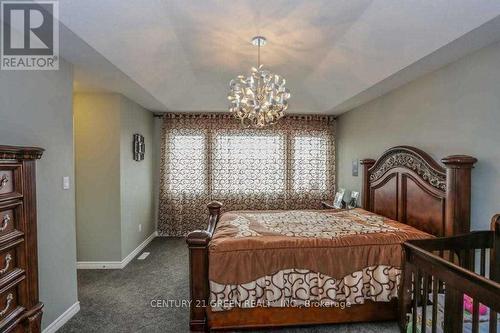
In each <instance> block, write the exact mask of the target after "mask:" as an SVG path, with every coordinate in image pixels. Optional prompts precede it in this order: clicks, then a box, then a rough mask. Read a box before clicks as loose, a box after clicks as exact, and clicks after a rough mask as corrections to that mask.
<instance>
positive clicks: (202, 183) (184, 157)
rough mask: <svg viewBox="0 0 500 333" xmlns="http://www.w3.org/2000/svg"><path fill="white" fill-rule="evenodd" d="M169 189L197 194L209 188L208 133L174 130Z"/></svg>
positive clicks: (171, 142)
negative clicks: (207, 162)
mask: <svg viewBox="0 0 500 333" xmlns="http://www.w3.org/2000/svg"><path fill="white" fill-rule="evenodd" d="M169 146H170V147H169V152H170V153H169V157H168V160H169V180H170V181H169V190H170V192H171V193H172V194H173V195H174V196H175V195H196V194H201V193H205V192H206V190H207V186H206V184H207V181H206V180H207V167H206V154H207V151H206V135H204V134H182V133H176V131H173V132H172V134H171V138H170V145H169Z"/></svg>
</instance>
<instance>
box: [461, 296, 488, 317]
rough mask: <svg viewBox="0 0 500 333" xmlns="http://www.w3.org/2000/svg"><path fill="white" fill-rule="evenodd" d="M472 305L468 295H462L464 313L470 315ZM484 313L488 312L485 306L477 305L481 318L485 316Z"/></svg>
mask: <svg viewBox="0 0 500 333" xmlns="http://www.w3.org/2000/svg"><path fill="white" fill-rule="evenodd" d="M473 304H474V303H473V300H472V298H471V297H470V296H469V295H465V294H464V309H465V311H467V312H469V313H472V311H473ZM486 312H488V308H487V307H486V306H485V305H483V304H481V303H479V314H480V315H481V316H484V315H485V314H486Z"/></svg>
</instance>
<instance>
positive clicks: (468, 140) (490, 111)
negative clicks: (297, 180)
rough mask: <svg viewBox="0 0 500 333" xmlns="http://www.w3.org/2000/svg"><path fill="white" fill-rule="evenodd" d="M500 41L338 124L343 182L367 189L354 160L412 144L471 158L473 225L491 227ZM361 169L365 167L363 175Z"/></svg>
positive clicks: (495, 203) (499, 190)
mask: <svg viewBox="0 0 500 333" xmlns="http://www.w3.org/2000/svg"><path fill="white" fill-rule="evenodd" d="M499 124H500V43H497V44H494V45H491V46H489V47H486V48H484V49H481V50H479V51H477V52H475V53H473V54H471V55H469V56H467V57H465V58H462V59H460V60H458V61H457V62H455V63H452V64H450V65H448V66H446V67H443V68H442V69H440V70H438V71H435V72H433V73H430V74H428V75H426V76H424V77H421V78H419V79H417V80H415V81H413V82H411V83H409V84H407V85H405V86H403V87H401V88H399V89H397V90H394V91H392V92H391V93H389V94H387V95H385V96H382V97H380V98H378V99H376V100H373V101H371V102H369V103H367V104H365V105H363V106H360V107H358V108H356V109H353V110H351V111H349V112H347V113H345V114H343V115H342V116H340V117H339V118H338V121H337V182H338V186H339V187H344V188H346V189H348V190H360V188H361V180H362V178H361V172H360V175H359V177H353V176H352V175H351V163H352V160H354V159H362V158H376V157H378V156H379V155H380V154H381V153H382V152H383V151H384V150H385V149H387V148H389V147H392V146H396V145H411V146H415V147H418V148H421V149H423V150H424V151H426V152H428V153H430V154H431V155H432V156H433V157H434V158H435V159H441V158H442V157H444V156H447V155H450V154H469V155H472V156H474V157H476V158H477V159H478V160H479V162H478V163H477V165H476V168H475V169H474V170H473V173H472V175H473V178H472V182H473V183H472V184H473V187H472V228H473V229H488V228H489V222H490V218H491V217H492V215H494V214H495V213H499V212H500V200H499V198H500V147H499V144H500V131H499V130H498V125H499ZM360 171H361V170H360Z"/></svg>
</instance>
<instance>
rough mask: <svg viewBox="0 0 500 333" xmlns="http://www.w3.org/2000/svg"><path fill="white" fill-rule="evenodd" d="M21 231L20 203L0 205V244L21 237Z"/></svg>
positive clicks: (21, 205) (22, 227) (21, 208)
mask: <svg viewBox="0 0 500 333" xmlns="http://www.w3.org/2000/svg"><path fill="white" fill-rule="evenodd" d="M23 230H24V226H23V204H22V202H21V201H16V202H8V203H0V244H1V243H4V242H5V241H9V240H11V239H13V238H16V237H19V236H21V235H22V234H23V233H22V231H23ZM0 265H1V262H0Z"/></svg>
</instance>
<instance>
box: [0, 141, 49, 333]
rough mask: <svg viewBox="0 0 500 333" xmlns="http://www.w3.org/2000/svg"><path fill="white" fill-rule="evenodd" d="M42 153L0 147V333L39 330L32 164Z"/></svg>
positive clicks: (33, 149) (39, 150) (38, 150)
mask: <svg viewBox="0 0 500 333" xmlns="http://www.w3.org/2000/svg"><path fill="white" fill-rule="evenodd" d="M42 152H43V149H40V148H30V147H12V146H0V332H15V333H21V332H30V333H31V332H33V333H35V332H40V331H41V320H42V307H43V304H42V303H40V302H39V300H38V264H37V233H36V187H35V162H36V160H37V159H39V158H40V157H41V156H42Z"/></svg>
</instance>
